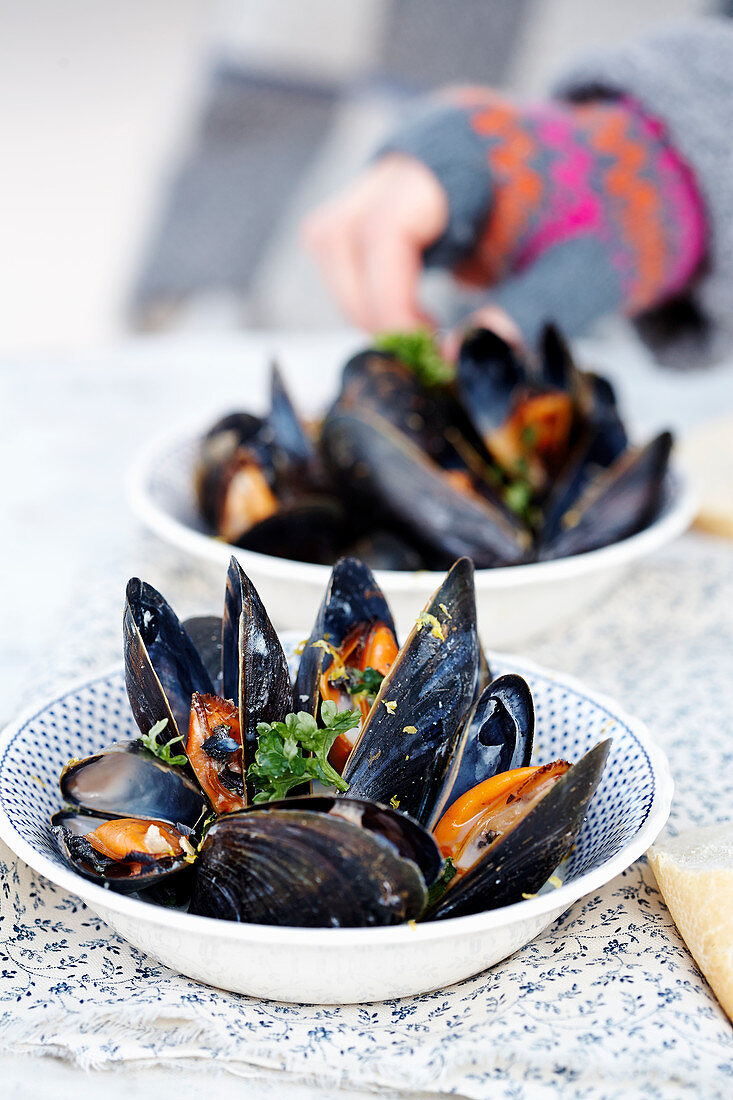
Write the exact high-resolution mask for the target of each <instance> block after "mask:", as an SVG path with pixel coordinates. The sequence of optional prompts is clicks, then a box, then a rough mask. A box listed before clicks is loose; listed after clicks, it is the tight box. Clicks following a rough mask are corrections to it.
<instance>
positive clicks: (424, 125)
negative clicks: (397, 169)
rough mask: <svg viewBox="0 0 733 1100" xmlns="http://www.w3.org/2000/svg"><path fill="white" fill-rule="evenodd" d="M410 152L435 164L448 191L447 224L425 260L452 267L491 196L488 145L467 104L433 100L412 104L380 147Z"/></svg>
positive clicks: (380, 153) (471, 243)
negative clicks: (468, 112)
mask: <svg viewBox="0 0 733 1100" xmlns="http://www.w3.org/2000/svg"><path fill="white" fill-rule="evenodd" d="M394 152H398V153H406V154H408V155H409V156H412V157H415V158H417V159H418V160H421V161H422V162H423V164H425V165H427V167H428V168H431V169H432V171H433V172H434V173H435V175H436V176H437V177H438V179H439V180H440V182H441V185H442V187H443V189H444V190H445V192H446V194H447V196H448V225H447V226H446V229H445V232H444V234H443V236H442V237H441V238H440V240H438V241H436V242H435V244H434V245H432V246H431V248H429V249H428V250H427V251H426V253H425V262H426V263H427V264H429V265H432V266H435V267H452V266H453V265H454V264H455V263H457V262H458V260H460V259H462V258H463V257H464V256H465V255H467V254H468V253H469V252H470V251H471V249H472V248H473V246H474V245H475V243H476V238H477V237H478V235H479V233H480V231H481V227H482V225H483V223H484V220H485V218H486V211H487V210H488V209H489V204H490V202H491V196H492V183H491V173H490V171H489V165H488V161H487V159H486V153H485V150H484V146H483V144H482V142H481V141H480V139H479V138H478V136H477V135H476V133H475V132H474V130H473V129H472V128H471V124H470V122H469V119H468V116H467V114H466V112H465V110H463V108H460V107H455V106H453V105H452V104H449V103H437V104H436V103H435V102H434V101H433V100H428V101H427V102H423V103H421V104H420V105H419V106H418V107H417V108H413V110H412V111H410V112H409V113H408V114H407V115H406V116H405V118H404V119H403V121H402V124H401V125H400V126H399V127H398V128H397V130H395V131H394V132H393V133H392V134H391V135H390V138H389V140H388V141H386V142H385V143H384V145H382V146H381V148H380V149H379V150H378V151H377V154H376V155H377V156H378V157H381V156H384V154H385V153H394Z"/></svg>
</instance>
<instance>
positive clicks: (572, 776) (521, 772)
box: [430, 741, 611, 920]
mask: <svg viewBox="0 0 733 1100" xmlns="http://www.w3.org/2000/svg"><path fill="white" fill-rule="evenodd" d="M610 744H611V742H610V741H603V742H601V743H600V744H598V745H596V746H595V747H594V748H592V749H591V750H590V752H588V753H586V755H585V756H584V757H582V759H581V760H579V761H578V763H577V764H574V765H570V764H568V763H566V762H564V761H557V762H555V763H552V764H545V765H542V766H539V767H535V768H518V769H515V771H513V772H504V773H501V774H499V775H495V776H493V777H492V778H491V779H489V780H487V781H486V782H485V783H484V784H481V785H480V786H479V787H477V788H475V789H474V790H473V791H468V792H467V793H466V794H465V795H463V797H462V798H460V799H458V801H457V802H455V803H453V805H452V806H450V807H449V809H448V810H447V811H446V812H445V814H444V815H443V817H442V818H441V820H440V821H439V822H438V825H437V826H436V828H435V831H434V835H435V839H436V841H437V843H438V846H439V847H440V850H441V852H442V854H443V855H444V856H450V858H451V859H452V860H453V864H454V866H455V868H456V871H457V872H458V873H457V875H456V877H455V878H454V879H453V880H452V881H451V882H450V883H449V884H448V888H447V890H446V892H445V894H444V896H443V897H442V898H441V900H440V901H439V902H438V903H437V905H436V906H435V908H434V909H433V910H432V911H431V913H430V919H431V920H443V919H445V918H446V917H457V916H466V915H468V914H470V913H478V912H482V911H483V910H485V909H495V908H497V907H498V906H500V905H511V904H512V903H514V902H517V901H521V900H522V898H523V897H525V896H527V895H529V894H534V893H536V892H537V890H539V889H540V887H541V886H543V885H544V883H545V882H547V880H548V878H549V877H550V875H551V874H552V872H553V871H554V870H555V868H556V867H557V866H558V864H560V863H561V862H562V860H563V859H564V858H565V857H566V856H567V855H568V853H569V852H570V849H571V848H572V846H573V844H574V843H575V839H576V837H577V835H578V832H579V831H580V827H581V825H582V823H583V819H584V817H585V814H586V811H587V809H588V805H589V803H590V800H591V798H592V797H593V794H594V793H595V790H596V788H597V786H598V784H599V782H600V779H601V774H602V772H603V767H604V764H605V762H606V758H607V756H608V752H609V748H610Z"/></svg>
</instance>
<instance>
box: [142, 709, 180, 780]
mask: <svg viewBox="0 0 733 1100" xmlns="http://www.w3.org/2000/svg"><path fill="white" fill-rule="evenodd" d="M167 725H168V719H167V718H161V720H160V721H159V722H156V723H155V725H154V726H151V727H150V729H149V730H148V732H147V733H144V734H143V735H142V736H141V738H140V740H141V741H142V743H143V745H144V746H145V748H146V749H147V750H148V752H152V754H153V755H154V756H157V757H158V760H162V761H163V763H164V764H171V765H172V766H173V767H175V768H185V766H186V764H187V763H188V757H187V756H185V755H184V754H183V753H179V754H178V755H177V756H173V755H171V746H173V745H175V744H176V742H178V741H180V742H181V744H183V737H182V735H181V734H180V733H179V734H178V737H173V738H171V740H170V741H167V742H165V743H164V744H161V743H160V741H159V740H158V737H159V735H160V734H161V733H162V732H163V730H164V729H165V727H166V726H167Z"/></svg>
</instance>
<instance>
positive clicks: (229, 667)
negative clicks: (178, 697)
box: [222, 557, 293, 798]
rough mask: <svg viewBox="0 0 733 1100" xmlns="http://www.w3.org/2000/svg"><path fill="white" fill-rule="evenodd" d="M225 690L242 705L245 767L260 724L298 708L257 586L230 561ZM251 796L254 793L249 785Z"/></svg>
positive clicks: (224, 639) (250, 760) (224, 645)
mask: <svg viewBox="0 0 733 1100" xmlns="http://www.w3.org/2000/svg"><path fill="white" fill-rule="evenodd" d="M222 672H223V690H224V696H225V697H226V698H227V699H233V700H234V701H235V702H236V704H237V706H238V708H239V724H240V730H241V734H242V752H243V766H244V771H245V774H246V770H247V768H248V767H249V766H250V764H252V763H253V762H254V755H255V750H256V748H257V723H258V722H281V721H283V719H284V718H285V715H286V714H288V713H289V712H290V711H292V709H293V689H292V686H291V683H290V672H289V671H288V662H287V659H286V657H285V654H284V652H283V647H282V646H281V644H280V639H279V638H278V636H277V633H276V631H275V628H274V626H273V625H272V623H271V622H270V618H269V616H268V614H267V612H266V611H265V608H264V606H263V604H262V600H261V599H260V597H259V595H258V593H257V591H256V589H255V587H254V585H253V584H252V582H251V581H250V579H249V577H248V576H247V575H246V573H245V572H244V570H243V569H242V567H241V565H240V564H239V562H238V561H237V559H236V558H234V557H233V558H232V559H231V561H230V562H229V569H228V570H227V585H226V594H225V597H224V620H223V629H222ZM247 793H248V798H251V797H252V791H251V790H249V791H248V792H247Z"/></svg>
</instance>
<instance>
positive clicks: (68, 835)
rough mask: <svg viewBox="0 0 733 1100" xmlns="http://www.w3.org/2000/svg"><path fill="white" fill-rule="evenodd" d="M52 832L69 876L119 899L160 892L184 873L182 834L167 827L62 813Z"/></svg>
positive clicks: (144, 821)
mask: <svg viewBox="0 0 733 1100" xmlns="http://www.w3.org/2000/svg"><path fill="white" fill-rule="evenodd" d="M52 828H53V832H54V835H55V836H56V839H57V841H58V844H59V847H60V849H61V851H62V852H63V853H64V855H65V856H66V858H67V860H68V861H69V863H70V864H71V866H72V867H73V868H74V870H76V871H78V873H79V874H80V875H83V876H84V878H88V879H91V880H92V881H93V882H100V881H102V882H104V883H106V884H107V885H109V886H113V887H114V888H115V889H116V890H118V891H120V892H121V893H131V892H133V891H142V890H148V889H151V888H160V887H161V886H162V884H163V883H166V885H167V884H169V883H170V880H171V879H173V878H174V877H175V878H179V877H180V876H181V875H182V874H183V873H184V872H188V871H190V867H189V863H188V862H187V859H186V854H187V853H186V848H185V847H184V845H185V844H186V833H184V832H183V831H182V830H181V829H180V828H175V827H174V826H173V825H171V824H170V823H169V822H165V821H158V820H154V819H143V818H139V817H134V818H99V817H95V816H93V815H89V814H87V815H84V814H71V813H68V812H65V811H62V812H61V813H58V814H54V816H53V818H52Z"/></svg>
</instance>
